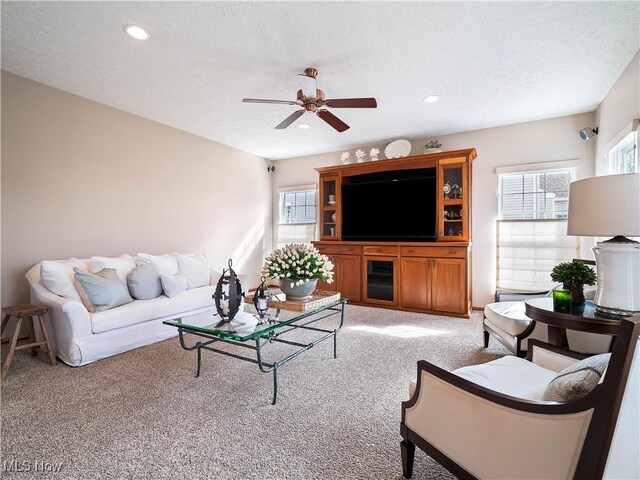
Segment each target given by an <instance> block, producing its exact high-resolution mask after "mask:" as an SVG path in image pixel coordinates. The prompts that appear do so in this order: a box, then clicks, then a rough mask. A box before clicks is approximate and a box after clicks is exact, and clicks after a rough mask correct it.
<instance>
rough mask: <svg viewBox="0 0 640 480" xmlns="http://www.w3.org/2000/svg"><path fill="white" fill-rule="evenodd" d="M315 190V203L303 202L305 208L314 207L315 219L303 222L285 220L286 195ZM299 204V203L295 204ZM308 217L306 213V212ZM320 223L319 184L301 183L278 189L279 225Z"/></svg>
mask: <svg viewBox="0 0 640 480" xmlns="http://www.w3.org/2000/svg"><path fill="white" fill-rule="evenodd" d="M310 192H313V194H314V197H313V205H310V204H307V203H306V202H305V203H304V204H303V206H304V207H305V208H308V207H311V206H312V207H313V221H303V222H287V221H283V220H285V216H286V213H285V208H286V206H285V205H284V204H283V201H284V199H285V196H286V195H291V194H293V195H295V194H298V193H304V194H308V193H310ZM294 206H298V205H294ZM305 217H306V214H305ZM317 223H318V186H317V185H300V186H297V187H289V188H281V189H278V222H277V224H278V225H309V224H317Z"/></svg>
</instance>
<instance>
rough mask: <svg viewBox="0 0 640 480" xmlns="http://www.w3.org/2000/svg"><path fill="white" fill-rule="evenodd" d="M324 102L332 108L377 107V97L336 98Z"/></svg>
mask: <svg viewBox="0 0 640 480" xmlns="http://www.w3.org/2000/svg"><path fill="white" fill-rule="evenodd" d="M324 104H325V105H326V106H327V107H331V108H376V107H377V106H378V102H376V99H375V98H334V99H333V100H325V102H324Z"/></svg>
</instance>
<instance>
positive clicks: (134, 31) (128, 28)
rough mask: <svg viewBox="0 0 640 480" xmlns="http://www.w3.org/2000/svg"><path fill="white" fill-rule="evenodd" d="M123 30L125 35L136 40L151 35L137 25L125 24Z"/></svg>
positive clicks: (144, 38)
mask: <svg viewBox="0 0 640 480" xmlns="http://www.w3.org/2000/svg"><path fill="white" fill-rule="evenodd" d="M124 31H125V33H126V34H127V35H129V36H130V37H133V38H135V39H136V40H146V39H148V38H149V37H150V36H151V35H150V34H149V32H147V31H146V30H145V29H144V28H142V27H139V26H138V25H125V27H124Z"/></svg>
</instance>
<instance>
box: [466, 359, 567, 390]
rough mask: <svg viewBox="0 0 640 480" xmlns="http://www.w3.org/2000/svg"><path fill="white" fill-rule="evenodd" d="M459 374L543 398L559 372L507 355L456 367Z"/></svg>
mask: <svg viewBox="0 0 640 480" xmlns="http://www.w3.org/2000/svg"><path fill="white" fill-rule="evenodd" d="M453 373H455V374H456V375H458V376H460V377H462V378H466V379H467V380H469V381H471V382H473V383H476V384H478V385H482V386H483V387H486V388H489V389H491V390H494V391H496V392H501V393H504V394H506V395H510V396H512V397H517V398H525V399H528V400H541V399H542V396H543V394H544V391H545V389H546V388H547V385H549V382H550V381H551V380H553V379H554V377H555V376H556V372H554V371H551V370H547V369H546V368H542V367H540V366H538V365H536V364H535V363H531V362H529V361H527V360H525V359H523V358H518V357H514V356H511V355H507V356H506V357H502V358H499V359H497V360H493V361H491V362H487V363H482V364H480V365H471V366H469V367H462V368H459V369H457V370H454V371H453Z"/></svg>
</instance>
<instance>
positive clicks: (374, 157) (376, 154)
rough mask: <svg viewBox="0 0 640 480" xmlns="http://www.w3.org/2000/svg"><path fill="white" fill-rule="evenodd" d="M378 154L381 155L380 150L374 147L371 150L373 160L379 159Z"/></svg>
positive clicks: (370, 154)
mask: <svg viewBox="0 0 640 480" xmlns="http://www.w3.org/2000/svg"><path fill="white" fill-rule="evenodd" d="M378 155H380V150H379V149H378V148H375V147H374V148H372V149H371V150H369V156H370V157H371V161H374V162H375V161H376V160H378Z"/></svg>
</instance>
